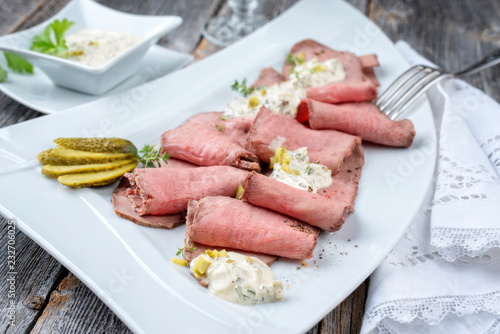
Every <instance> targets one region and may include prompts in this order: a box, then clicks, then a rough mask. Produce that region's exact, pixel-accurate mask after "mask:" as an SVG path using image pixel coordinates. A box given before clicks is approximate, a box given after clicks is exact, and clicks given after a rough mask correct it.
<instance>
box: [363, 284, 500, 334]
mask: <svg viewBox="0 0 500 334" xmlns="http://www.w3.org/2000/svg"><path fill="white" fill-rule="evenodd" d="M479 311H487V312H490V313H493V314H498V315H500V291H495V292H492V293H488V294H481V295H472V296H441V297H432V298H413V299H402V300H397V301H391V302H385V303H382V304H379V305H377V306H376V307H374V308H372V309H370V310H368V313H367V314H365V316H364V321H363V328H364V329H365V330H364V332H368V331H370V330H371V329H373V328H377V329H379V330H380V331H381V332H382V333H384V331H383V329H384V326H383V325H382V324H381V321H382V320H384V319H385V318H390V319H392V320H395V321H398V322H400V323H409V322H412V321H413V320H415V319H416V318H419V319H421V320H423V321H425V322H426V323H427V324H429V325H436V324H438V323H439V322H441V320H443V319H444V317H445V316H446V315H448V314H450V313H452V314H456V315H458V316H464V315H470V314H474V313H477V312H479ZM386 332H387V330H386Z"/></svg>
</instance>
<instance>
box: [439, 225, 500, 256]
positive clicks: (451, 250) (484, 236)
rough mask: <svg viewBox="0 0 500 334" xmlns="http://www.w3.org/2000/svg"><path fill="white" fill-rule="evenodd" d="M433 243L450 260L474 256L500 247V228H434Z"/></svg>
mask: <svg viewBox="0 0 500 334" xmlns="http://www.w3.org/2000/svg"><path fill="white" fill-rule="evenodd" d="M431 243H432V246H434V247H436V248H437V250H438V252H439V254H440V255H441V256H443V257H444V258H445V259H446V260H448V261H450V262H452V261H454V260H456V259H458V258H461V257H468V258H474V257H477V256H481V255H482V254H484V253H485V252H486V251H488V250H489V249H491V248H493V247H500V228H482V229H473V228H468V229H454V228H433V229H432V230H431Z"/></svg>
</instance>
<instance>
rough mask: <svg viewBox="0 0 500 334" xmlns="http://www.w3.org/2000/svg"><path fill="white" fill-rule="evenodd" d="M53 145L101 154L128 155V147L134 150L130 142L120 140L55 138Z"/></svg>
mask: <svg viewBox="0 0 500 334" xmlns="http://www.w3.org/2000/svg"><path fill="white" fill-rule="evenodd" d="M54 143H56V144H57V145H59V146H61V147H64V148H68V149H72V150H79V151H88V152H101V153H130V149H129V146H132V147H134V148H135V146H134V144H132V142H131V141H130V140H126V139H122V138H57V139H55V140H54Z"/></svg>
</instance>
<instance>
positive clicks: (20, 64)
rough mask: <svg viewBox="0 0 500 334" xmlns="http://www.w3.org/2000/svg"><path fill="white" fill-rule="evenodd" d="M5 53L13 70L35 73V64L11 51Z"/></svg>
mask: <svg viewBox="0 0 500 334" xmlns="http://www.w3.org/2000/svg"><path fill="white" fill-rule="evenodd" d="M3 54H4V56H5V59H7V65H8V66H9V68H10V69H11V70H13V71H14V72H16V73H29V74H33V65H32V64H31V63H30V62H29V61H27V60H26V59H24V58H22V57H20V56H18V55H16V54H13V53H10V52H4V53H3Z"/></svg>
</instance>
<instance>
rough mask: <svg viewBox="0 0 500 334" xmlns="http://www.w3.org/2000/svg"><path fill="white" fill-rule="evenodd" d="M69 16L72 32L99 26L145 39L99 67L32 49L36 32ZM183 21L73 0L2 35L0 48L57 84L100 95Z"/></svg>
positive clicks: (125, 76) (126, 74)
mask: <svg viewBox="0 0 500 334" xmlns="http://www.w3.org/2000/svg"><path fill="white" fill-rule="evenodd" d="M65 18H66V19H68V20H69V21H73V22H75V24H74V25H73V26H72V27H71V29H69V31H68V32H67V33H68V34H69V33H72V32H75V31H78V30H82V29H99V30H108V31H119V32H124V33H129V34H132V35H136V36H140V37H142V38H143V39H142V40H141V41H140V42H139V43H137V44H135V45H134V46H132V47H131V48H129V49H127V50H125V51H124V52H122V53H120V54H118V55H117V56H116V57H114V58H113V59H111V60H110V61H108V62H107V63H105V64H103V65H101V66H98V67H90V66H86V65H83V64H80V63H77V62H75V61H71V60H67V59H63V58H59V57H54V56H50V55H47V54H43V53H39V52H35V51H31V50H30V47H31V43H32V40H33V37H34V36H36V35H38V34H40V33H41V32H42V31H43V30H44V29H45V28H46V27H47V26H48V25H49V24H50V23H51V22H53V21H54V20H56V19H58V20H63V19H65ZM181 23H182V18H180V17H178V16H145V15H133V14H127V13H123V12H119V11H116V10H113V9H110V8H107V7H105V6H102V5H100V4H98V3H96V2H94V1H91V0H73V1H71V2H70V3H68V4H67V5H66V6H65V7H64V8H63V9H62V10H61V11H60V12H59V13H57V14H56V15H54V16H53V17H51V18H50V19H49V20H47V21H45V22H43V23H41V24H39V25H37V26H35V27H33V28H30V29H27V30H23V31H20V32H17V33H14V34H10V35H6V36H1V37H0V50H4V51H8V52H12V53H15V54H18V55H20V56H22V57H24V58H26V59H27V60H29V61H30V62H32V63H33V64H34V65H36V66H37V67H39V68H40V69H41V70H42V71H44V73H45V74H46V75H47V76H48V77H49V78H50V79H51V80H52V81H53V82H54V83H55V84H56V85H59V86H62V87H66V88H70V89H73V90H76V91H80V92H84V93H87V94H93V95H99V94H103V93H105V92H107V91H109V90H110V89H111V88H112V87H114V86H116V85H117V84H119V83H120V82H122V81H123V80H125V79H126V78H128V77H129V76H131V75H132V74H133V73H134V72H135V71H136V70H137V67H138V65H139V63H140V62H141V60H142V58H143V57H144V55H145V54H146V52H147V51H148V49H149V48H150V47H151V46H152V45H153V44H155V43H156V42H157V41H158V39H159V38H160V37H161V36H163V35H164V34H166V33H167V32H169V31H171V30H172V29H174V28H176V27H178V26H179V25H180V24H181Z"/></svg>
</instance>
